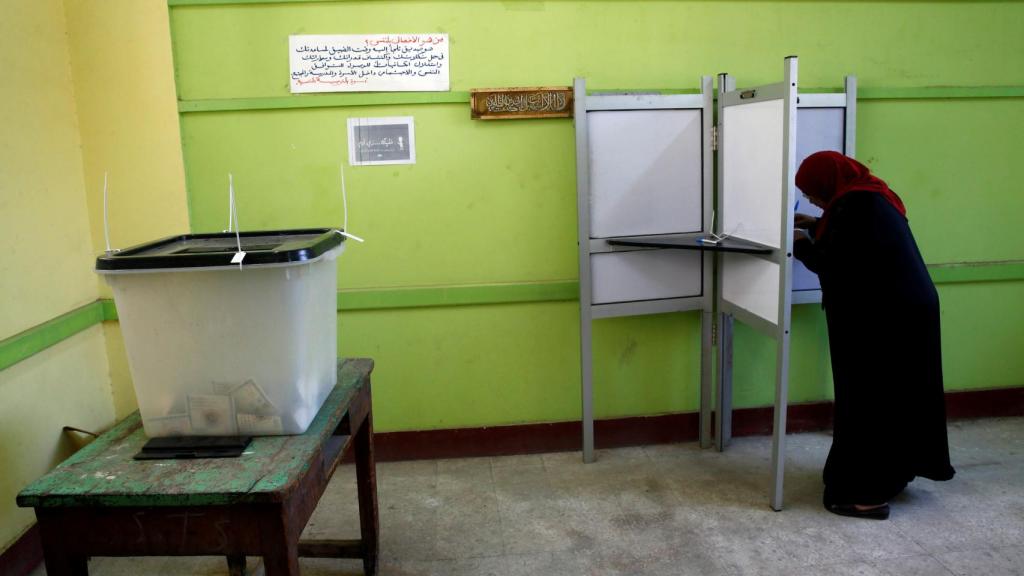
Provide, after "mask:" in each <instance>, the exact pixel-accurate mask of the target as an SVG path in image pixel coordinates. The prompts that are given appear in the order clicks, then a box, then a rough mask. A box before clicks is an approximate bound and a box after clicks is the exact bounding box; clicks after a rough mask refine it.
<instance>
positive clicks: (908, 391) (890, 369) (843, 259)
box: [794, 152, 954, 520]
mask: <svg viewBox="0 0 1024 576" xmlns="http://www.w3.org/2000/svg"><path fill="white" fill-rule="evenodd" d="M796 185H797V186H798V187H799V188H800V190H801V191H802V192H803V193H804V195H805V196H806V197H807V199H808V200H809V201H810V202H811V203H812V204H814V205H815V206H818V207H820V208H822V209H823V210H824V214H822V216H821V218H820V219H818V218H812V217H810V216H806V215H802V214H798V215H797V220H796V227H797V230H796V231H795V232H794V234H795V237H796V241H795V242H794V254H795V256H796V257H797V258H798V259H800V261H802V262H803V263H804V264H805V265H806V266H807V268H808V269H810V270H811V271H812V272H815V273H817V274H818V278H819V279H820V280H821V291H822V306H823V307H824V308H825V317H826V319H827V322H828V336H829V349H830V352H831V355H832V374H833V380H834V381H835V406H834V435H833V439H832V448H831V450H830V451H829V454H828V459H827V460H826V462H825V471H824V474H823V476H824V480H825V495H824V505H825V508H826V509H828V510H829V511H831V512H834V513H836V514H841V515H844V516H855V517H862V518H875V519H882V520H884V519H885V518H888V517H889V505H888V501H889V500H890V499H892V498H893V497H894V496H896V495H897V494H899V493H900V492H901V491H902V490H903V489H904V488H905V487H906V485H907V483H908V482H910V481H912V480H913V479H914V478H915V477H916V476H922V477H924V478H929V479H932V480H949V479H950V478H952V477H953V474H954V470H953V468H952V466H950V463H949V446H948V443H947V440H946V411H945V404H944V399H943V388H942V356H941V350H940V338H939V298H938V293H937V292H936V291H935V286H934V285H933V284H932V281H931V278H930V277H929V276H928V271H927V269H926V268H925V264H924V260H923V259H922V258H921V253H920V252H919V251H918V248H917V244H916V243H915V242H914V236H913V234H911V232H910V227H909V226H908V224H907V219H906V217H905V214H906V209H905V208H904V206H903V202H902V201H901V200H900V198H899V197H898V196H897V195H896V194H895V193H894V192H893V191H892V190H890V189H889V187H888V186H887V185H886V183H885V182H883V181H882V180H881V179H879V178H877V177H875V176H873V175H872V174H871V172H870V171H869V170H868V168H867V167H866V166H864V165H863V164H861V163H859V162H857V161H856V160H853V159H851V158H848V157H846V156H843V155H842V154H839V153H837V152H817V153H815V154H812V155H811V156H809V157H808V158H807V159H806V160H805V161H804V162H803V163H802V164H801V165H800V169H799V170H798V171H797V175H796Z"/></svg>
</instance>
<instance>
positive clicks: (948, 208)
mask: <svg viewBox="0 0 1024 576" xmlns="http://www.w3.org/2000/svg"><path fill="white" fill-rule="evenodd" d="M1020 126H1024V99H1006V100H944V101H942V100H927V101H923V100H911V101H891V100H890V101H870V102H861V103H860V104H859V108H858V116H857V157H858V158H859V159H860V160H861V161H862V162H864V163H866V164H868V165H869V166H871V169H872V170H873V171H874V172H875V173H876V174H878V175H879V176H881V177H882V178H884V179H885V180H886V181H887V182H888V183H889V185H890V186H892V188H893V190H895V191H896V193H897V194H899V195H900V196H901V197H902V198H903V200H904V202H905V203H906V206H907V216H908V218H909V219H910V226H911V228H912V229H913V231H914V235H915V237H916V239H917V242H918V245H919V246H920V248H921V253H922V254H923V255H924V258H925V261H926V262H930V263H937V262H973V261H992V260H1020V259H1022V258H1024V228H1022V227H1021V226H1020V224H1019V222H1020V215H1021V214H1024V194H1021V190H1020V185H1019V183H1018V182H1017V178H1015V177H1014V176H1013V175H1012V174H1013V173H1014V172H1015V170H1014V168H1013V167H1014V166H1016V165H1018V164H1019V163H1020V153H1021V150H1024V131H1022V130H1019V129H1016V128H1012V127H1020Z"/></svg>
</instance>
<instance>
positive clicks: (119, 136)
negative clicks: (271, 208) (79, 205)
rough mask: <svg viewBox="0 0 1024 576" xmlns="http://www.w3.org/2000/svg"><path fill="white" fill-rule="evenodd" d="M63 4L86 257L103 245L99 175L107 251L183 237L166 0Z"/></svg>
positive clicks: (182, 173)
mask: <svg viewBox="0 0 1024 576" xmlns="http://www.w3.org/2000/svg"><path fill="white" fill-rule="evenodd" d="M64 7H65V10H66V13H67V30H68V44H69V50H70V53H71V72H72V77H73V80H74V89H75V103H76V105H77V107H78V119H79V128H80V130H81V138H82V160H83V168H84V173H85V182H86V201H87V203H88V210H89V211H88V215H89V220H90V222H91V223H92V249H93V251H94V252H95V253H99V252H101V251H102V250H103V249H104V239H103V173H104V172H105V171H106V172H108V173H109V180H108V182H109V186H108V196H109V200H110V207H109V214H110V241H111V246H112V247H114V248H126V247H128V246H132V245H134V244H139V243H141V242H145V241H149V240H153V239H154V238H159V237H161V236H168V235H171V234H181V233H183V232H187V231H188V210H187V207H186V196H185V170H184V167H183V166H182V160H181V138H180V136H179V131H178V103H177V98H176V97H175V89H174V72H173V65H172V63H171V37H170V27H169V25H168V22H167V2H166V0H103V1H97V0H64ZM97 280H99V279H98V278H97ZM99 282H100V292H101V293H102V295H103V297H105V298H109V297H110V290H109V288H107V286H106V283H104V282H102V280H99Z"/></svg>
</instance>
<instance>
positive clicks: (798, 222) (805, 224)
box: [793, 213, 818, 229]
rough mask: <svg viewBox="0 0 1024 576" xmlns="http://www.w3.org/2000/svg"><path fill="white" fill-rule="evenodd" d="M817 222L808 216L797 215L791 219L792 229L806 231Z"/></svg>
mask: <svg viewBox="0 0 1024 576" xmlns="http://www.w3.org/2000/svg"><path fill="white" fill-rule="evenodd" d="M817 222H818V219H817V218H815V217H814V216H808V215H807V214H800V213H797V214H796V216H795V217H794V218H793V227H794V228H803V229H807V228H810V227H811V226H814V225H815V224H816V223H817Z"/></svg>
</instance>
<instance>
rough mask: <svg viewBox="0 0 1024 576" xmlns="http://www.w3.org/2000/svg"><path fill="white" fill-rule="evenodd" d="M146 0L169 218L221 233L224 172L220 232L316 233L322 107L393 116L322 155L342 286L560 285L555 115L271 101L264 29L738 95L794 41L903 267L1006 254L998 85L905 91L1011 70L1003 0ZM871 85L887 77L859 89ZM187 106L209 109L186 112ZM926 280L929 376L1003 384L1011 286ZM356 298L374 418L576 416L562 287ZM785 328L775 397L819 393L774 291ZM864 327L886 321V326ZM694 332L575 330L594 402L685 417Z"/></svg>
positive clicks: (751, 354)
mask: <svg viewBox="0 0 1024 576" xmlns="http://www.w3.org/2000/svg"><path fill="white" fill-rule="evenodd" d="M171 4H172V7H171V9H170V10H171V13H170V20H171V34H172V42H173V48H174V60H175V71H176V80H177V87H178V96H179V100H180V103H179V105H180V109H181V110H182V111H183V112H182V114H181V128H182V140H183V149H184V158H185V166H186V185H187V190H188V200H189V213H190V221H191V226H192V229H193V230H195V231H211V230H221V229H223V228H224V227H225V225H226V222H227V202H226V199H225V198H226V179H227V178H226V174H227V172H229V171H230V172H232V173H233V174H234V176H235V184H236V192H237V194H238V199H239V204H240V205H239V216H240V221H241V223H242V226H243V229H256V228H279V227H294V226H331V225H335V226H336V225H339V224H340V222H341V215H342V210H341V199H340V191H339V186H338V177H337V171H338V164H339V162H340V161H341V160H342V159H343V158H346V157H347V150H346V141H345V136H346V135H345V122H346V119H347V118H349V117H371V116H401V115H412V116H415V119H416V120H415V121H416V140H417V148H418V150H417V164H415V165H405V166H380V167H351V166H346V175H347V184H348V192H349V210H350V217H349V227H350V229H351V230H352V231H353V232H354V233H356V234H359V235H361V236H364V237H366V238H367V242H366V244H355V243H352V245H350V246H349V249H348V251H347V252H346V253H345V254H344V255H343V256H342V258H341V260H340V266H339V287H340V288H341V290H342V292H343V293H342V298H344V297H345V295H346V291H352V290H358V291H359V293H360V294H361V295H363V296H366V295H367V294H369V295H370V296H369V297H370V299H372V295H373V293H374V292H375V291H380V293H382V294H388V293H390V292H388V291H391V290H394V289H401V288H410V289H414V288H422V287H431V288H435V287H451V286H456V287H466V286H469V287H470V288H468V289H469V290H472V287H474V286H478V285H483V287H482V288H481V289H482V290H486V289H488V287H490V286H492V285H498V286H505V285H513V286H515V285H517V284H521V283H526V284H536V283H540V284H541V285H544V284H547V283H552V284H556V283H561V284H564V283H566V282H572V281H575V280H576V276H577V271H576V242H575V238H576V198H575V166H574V142H573V131H572V122H571V121H570V120H526V121H509V122H492V123H485V122H474V121H471V120H470V119H469V109H468V106H467V105H466V104H465V103H461V102H459V100H460V97H459V96H458V94H455V95H454V97H445V96H442V97H441V99H442V100H448V102H447V103H430V102H431V101H434V100H437V99H438V98H437V96H438V95H436V94H411V95H402V96H401V98H403V99H404V100H401V101H402V102H404V103H400V104H393V105H355V104H367V103H369V104H373V103H375V102H376V103H379V102H380V101H381V99H380V97H377V96H372V95H371V96H344V97H338V96H325V95H302V96H290V95H289V94H288V61H287V38H288V35H289V34H300V33H306V34H346V33H353V34H354V33H384V32H403V33H415V32H446V33H448V34H449V35H450V39H451V58H452V68H451V70H452V72H451V87H452V91H454V92H464V91H467V90H469V89H471V88H478V87H492V86H535V85H569V84H571V82H572V78H573V77H574V76H585V77H587V79H588V85H589V87H590V88H592V89H652V88H658V89H694V88H696V87H697V82H698V78H699V76H701V75H704V74H716V73H719V72H729V73H731V74H733V75H734V76H735V77H736V78H737V81H738V83H739V85H741V86H743V85H753V84H758V83H765V82H774V81H777V80H778V79H779V77H780V75H781V74H782V59H783V57H784V56H786V55H789V54H797V55H799V56H800V82H801V86H807V87H826V88H827V87H834V88H838V87H839V86H840V85H841V84H842V78H843V76H844V75H845V74H848V73H852V74H856V75H857V76H858V78H859V83H860V87H861V90H862V94H863V95H865V96H867V98H864V99H862V100H861V102H860V103H859V110H858V147H857V152H858V156H859V157H860V158H861V159H863V160H864V161H865V162H867V163H868V164H869V165H871V166H872V168H873V169H874V170H875V171H876V172H877V173H878V174H880V175H881V176H882V177H884V178H886V179H887V180H888V181H889V183H890V184H891V185H892V186H893V188H894V189H896V190H897V192H899V193H900V194H901V195H902V196H903V198H904V200H905V201H906V203H907V205H908V208H909V215H910V219H911V224H912V226H913V228H914V230H915V232H916V234H917V238H918V241H919V243H920V245H921V249H922V252H923V253H924V255H925V259H926V260H927V261H928V262H929V264H945V263H974V262H992V261H1007V260H1009V261H1016V260H1022V259H1024V232H1022V231H1021V229H1020V228H1019V227H1018V226H1015V222H1014V219H1015V218H1016V217H1017V216H1018V215H1019V214H1021V213H1024V195H1021V194H1020V193H1019V192H1020V191H1019V185H1018V184H1017V178H1015V177H1014V176H1013V172H1012V171H1013V167H1014V166H1015V162H1014V160H1015V156H1016V155H1017V151H1019V150H1021V149H1024V134H1022V132H1021V131H1020V130H1019V127H1020V126H1022V125H1024V101H1022V100H1021V98H1020V97H1019V96H1020V94H1021V90H1008V91H1006V90H1004V91H1002V93H1004V94H1006V93H1009V94H1017V97H1006V98H942V99H923V98H917V97H916V96H922V97H923V96H928V95H934V94H935V92H936V91H935V90H934V89H933V90H931V91H928V90H918V89H921V88H929V87H945V86H958V87H987V86H1013V87H1019V86H1022V85H1024V65H1022V64H1024V62H1022V60H1024V58H1022V55H1024V35H1022V34H1020V31H1021V30H1024V5H1022V4H1020V3H1013V2H991V3H989V2H963V3H960V2H905V3H896V2H892V3H883V2H831V3H817V2H816V3H810V2H767V1H755V2H667V1H631V2H606V1H591V2H579V1H576V2H569V1H550V2H533V1H518V2H498V1H487V2H485V1H470V0H466V1H452V2H439V1H429V0H421V1H409V2H384V1H365V2H348V1H340V2H313V3H298V2H284V3H275V4H263V3H256V4H254V3H224V4H221V5H213V6H190V5H188V4H190V2H189V1H187V0H177V1H172V2H171ZM894 88H900V89H906V90H904V91H901V92H900V93H899V95H900V96H901V97H900V98H899V99H892V98H888V97H887V98H871V95H872V94H874V95H875V96H885V95H888V96H892V95H894V94H895V92H894V91H893V90H891V89H894ZM994 92H995V91H991V90H984V89H979V90H973V91H972V90H968V93H970V94H976V95H985V94H991V93H994ZM908 96H909V97H908ZM211 100H212V101H215V102H212V103H211V102H210V101H211ZM324 104H331V105H330V106H325V107H324V106H323V105H324ZM338 104H352V105H338ZM284 106H288V107H289V109H282V107H284ZM293 106H301V107H299V108H291V107H293ZM305 106H308V107H305ZM204 107H206V108H210V107H213V108H221V109H227V111H217V112H190V110H195V109H202V108H204ZM254 108H261V109H254ZM265 108H269V109H265ZM1015 278H1018V279H1019V278H1020V275H1017V276H1016V277H1015ZM940 295H941V297H942V299H943V329H944V354H945V363H946V372H947V381H946V384H947V388H948V389H971V388H988V387H993V386H1019V385H1021V384H1022V383H1024V382H1022V378H1021V377H1020V374H1022V373H1024V357H1022V356H1021V355H1019V354H1008V353H1007V352H1009V351H1012V350H1019V349H1020V347H1021V345H1022V344H1024V328H1022V327H1021V325H1020V323H1019V321H1018V320H1017V319H1019V318H1021V317H1024V304H1022V302H1024V298H1021V296H1022V295H1024V283H1022V282H1021V281H1020V280H1012V281H1007V282H984V283H961V284H948V285H946V284H944V285H941V286H940ZM381 300H382V302H383V303H382V304H381V307H380V308H376V309H364V310H357V311H342V313H341V314H340V315H339V328H340V332H339V342H340V344H339V345H340V349H341V352H342V353H343V354H347V355H356V354H358V355H367V356H372V357H374V358H375V359H377V361H378V363H379V364H378V371H377V373H376V375H375V381H374V383H375V412H376V420H377V427H378V429H380V430H400V429H426V428H453V427H463V426H484V425H494V424H507V423H519V422H535V421H553V420H569V419H574V418H578V417H579V412H580V410H579V366H578V358H579V349H578V346H579V341H578V306H577V304H576V302H573V301H565V300H562V299H558V298H552V301H540V302H527V303H507V304H501V303H498V304H488V305H469V306H435V307H430V306H427V307H411V308H388V305H387V302H388V301H393V299H389V298H381ZM428 303H429V302H428ZM793 318H794V328H793V360H792V382H791V399H792V400H793V401H795V402H799V401H813V400H821V399H825V398H828V397H829V395H830V394H831V392H830V375H829V370H830V366H829V363H828V353H827V343H826V341H825V323H824V317H823V315H822V313H821V311H820V309H818V308H817V307H816V306H800V307H797V309H796V310H795V311H794V315H793ZM880 329H887V330H889V329H891V330H898V329H899V319H898V318H893V320H892V325H891V326H884V327H880ZM980 334H983V335H984V338H981V337H979V335H980ZM736 337H737V339H736V352H737V355H736V371H735V379H736V381H735V390H736V405H737V406H738V407H744V406H759V405H767V404H770V402H771V398H772V394H773V389H772V385H771V384H772V380H773V378H774V349H773V347H772V344H771V342H770V341H769V340H767V339H765V338H763V337H761V336H759V335H757V334H756V333H754V332H753V331H751V330H746V329H744V328H743V327H740V328H739V329H738V330H737V334H736ZM698 343H699V320H698V317H697V316H696V315H695V314H670V315H663V316H652V317H638V318H620V319H614V320H601V321H597V322H595V344H594V346H595V350H594V351H595V359H596V360H595V369H594V374H595V377H594V379H595V405H596V412H597V415H598V417H613V416H626V415H639V414H656V413H666V412H680V411H692V410H695V409H696V407H697V393H698V367H699V350H698Z"/></svg>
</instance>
